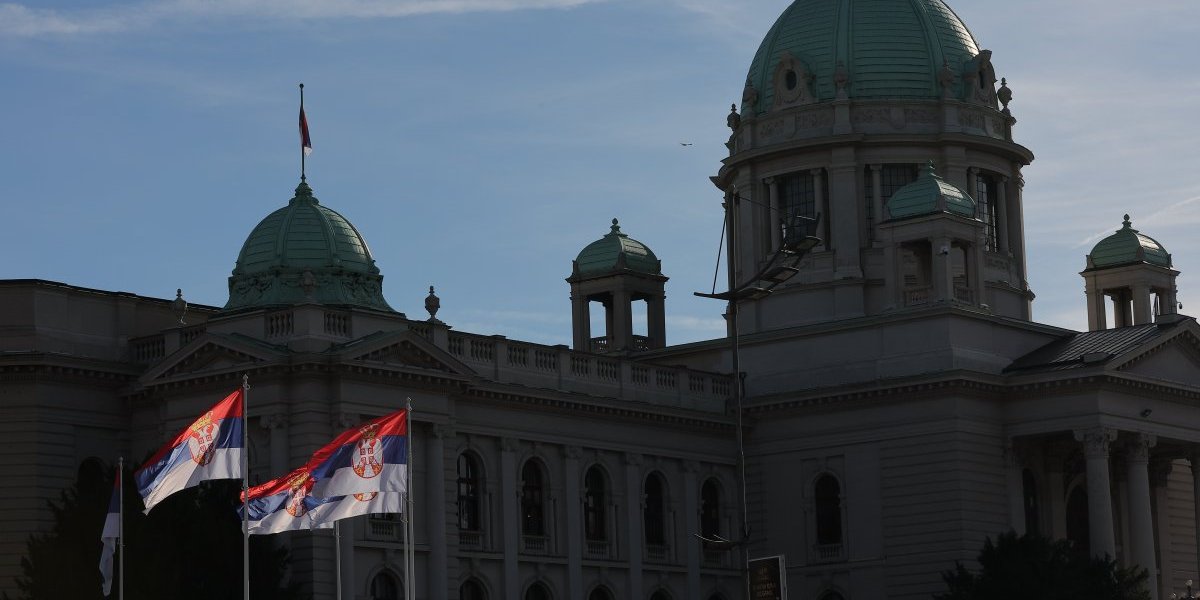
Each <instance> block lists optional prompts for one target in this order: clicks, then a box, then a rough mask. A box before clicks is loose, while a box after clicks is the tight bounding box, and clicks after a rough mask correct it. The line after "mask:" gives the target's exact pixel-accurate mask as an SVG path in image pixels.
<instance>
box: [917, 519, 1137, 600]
mask: <svg viewBox="0 0 1200 600" xmlns="http://www.w3.org/2000/svg"><path fill="white" fill-rule="evenodd" d="M978 560H979V566H980V570H979V572H977V573H976V572H973V571H970V570H968V569H967V568H966V567H964V566H963V565H962V563H957V564H956V565H955V568H954V569H953V570H950V571H946V572H944V573H943V574H942V579H943V580H945V582H946V586H947V588H948V590H949V591H948V592H947V593H945V594H940V595H938V596H936V598H937V599H938V600H1012V599H1013V598H1020V599H1021V600H1084V599H1087V600H1149V598H1150V593H1149V592H1148V591H1146V582H1147V580H1148V578H1149V574H1148V572H1147V571H1146V569H1138V568H1135V567H1127V568H1122V567H1120V566H1118V565H1117V562H1116V561H1115V560H1112V559H1108V558H1104V559H1100V558H1092V557H1090V556H1088V554H1087V552H1086V551H1085V550H1083V549H1081V548H1078V547H1076V546H1075V545H1074V544H1072V543H1071V542H1069V541H1066V540H1052V539H1050V538H1047V537H1044V536H1039V535H1031V534H1025V535H1022V536H1019V537H1018V536H1017V534H1016V533H1014V532H1008V533H1005V534H1001V535H1000V536H998V537H997V538H996V542H995V543H992V540H991V538H988V539H987V540H985V541H984V543H983V550H982V551H981V552H980V553H979V559H978Z"/></svg>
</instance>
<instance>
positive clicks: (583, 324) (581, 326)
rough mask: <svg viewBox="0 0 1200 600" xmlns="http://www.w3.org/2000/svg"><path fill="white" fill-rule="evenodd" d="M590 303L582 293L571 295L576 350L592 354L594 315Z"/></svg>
mask: <svg viewBox="0 0 1200 600" xmlns="http://www.w3.org/2000/svg"><path fill="white" fill-rule="evenodd" d="M589 304H590V302H588V299H587V297H586V296H584V295H583V294H582V293H579V292H576V293H575V294H572V295H571V321H572V323H571V324H572V327H571V329H572V333H574V335H573V336H572V337H573V338H574V343H575V349H576V350H582V351H584V352H591V351H592V348H591V343H592V314H591V306H589Z"/></svg>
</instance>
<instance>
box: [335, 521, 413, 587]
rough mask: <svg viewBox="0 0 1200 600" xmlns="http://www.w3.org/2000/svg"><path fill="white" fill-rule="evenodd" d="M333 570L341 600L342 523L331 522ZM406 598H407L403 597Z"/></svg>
mask: <svg viewBox="0 0 1200 600" xmlns="http://www.w3.org/2000/svg"><path fill="white" fill-rule="evenodd" d="M333 570H334V571H336V572H337V577H336V581H337V596H336V597H337V600H342V522H341V521H334V522H333ZM405 597H406V598H407V596H405Z"/></svg>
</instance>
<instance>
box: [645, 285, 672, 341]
mask: <svg viewBox="0 0 1200 600" xmlns="http://www.w3.org/2000/svg"><path fill="white" fill-rule="evenodd" d="M646 334H647V335H648V336H649V337H650V347H651V348H665V347H666V346H667V318H666V300H665V298H663V297H662V296H654V297H651V298H646Z"/></svg>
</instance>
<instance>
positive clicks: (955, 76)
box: [742, 0, 990, 114]
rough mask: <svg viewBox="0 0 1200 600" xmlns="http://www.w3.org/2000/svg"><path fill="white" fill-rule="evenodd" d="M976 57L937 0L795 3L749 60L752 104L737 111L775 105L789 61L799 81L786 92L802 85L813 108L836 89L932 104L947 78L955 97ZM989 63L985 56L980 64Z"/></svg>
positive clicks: (963, 30) (970, 40)
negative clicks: (779, 80) (806, 87)
mask: <svg viewBox="0 0 1200 600" xmlns="http://www.w3.org/2000/svg"><path fill="white" fill-rule="evenodd" d="M979 54H980V49H979V44H978V43H976V41H975V38H974V36H972V35H971V32H970V31H969V30H968V29H967V26H966V25H964V24H963V22H962V21H961V20H960V19H959V18H958V15H956V14H954V11H952V10H951V9H950V7H948V6H946V4H945V3H944V2H942V1H941V0H796V1H795V2H793V3H792V5H791V6H789V7H788V8H787V9H786V10H784V11H783V14H782V15H780V16H779V20H777V21H776V22H775V25H774V26H773V27H771V30H770V31H768V32H767V35H766V37H765V38H763V41H762V44H761V45H760V46H759V48H758V52H757V53H756V54H755V55H754V61H753V62H752V63H751V65H750V73H749V75H748V76H747V80H748V81H747V84H748V86H752V87H753V89H754V91H753V92H750V91H749V88H748V94H749V95H751V96H752V97H756V100H757V102H756V103H754V106H753V107H751V106H750V104H751V102H750V101H747V102H744V103H743V107H742V112H743V114H751V113H754V112H757V113H764V112H766V111H768V110H770V109H771V107H772V106H773V105H775V104H776V103H777V99H776V98H775V97H774V96H775V94H776V92H775V90H776V88H777V86H776V84H775V79H776V78H778V77H781V69H780V64H781V62H784V63H786V64H792V63H788V62H787V61H795V63H794V64H796V65H797V66H798V68H797V69H796V70H795V72H796V73H798V75H792V74H788V75H787V77H789V78H791V81H789V82H788V86H789V87H790V86H791V85H792V84H794V83H796V82H795V78H796V77H800V78H801V79H803V80H806V81H807V82H808V84H809V87H810V88H811V91H810V92H809V93H811V94H812V96H813V98H812V99H811V100H812V101H817V102H819V101H825V100H833V99H834V98H835V97H837V95H838V90H837V88H838V86H839V82H841V83H842V85H844V86H845V93H846V95H847V96H848V97H850V98H857V99H880V98H886V99H937V98H941V97H942V96H943V90H942V81H943V80H946V81H947V82H950V81H951V79H952V80H953V82H952V83H951V85H952V88H953V90H952V91H953V95H954V96H955V97H961V95H962V92H963V89H962V87H961V86H962V85H963V82H964V81H965V80H968V79H970V71H971V70H972V69H974V70H975V71H978V68H979V65H971V64H969V63H972V61H973V60H975V59H976V56H977V55H979ZM989 56H990V55H988V54H987V53H986V51H985V52H984V57H983V60H984V61H985V62H986V61H987V60H988V57H989ZM788 70H789V71H791V69H788ZM943 71H948V73H944V72H943ZM964 75H966V77H964ZM800 83H801V84H803V83H804V81H801V82H800ZM806 92H808V91H807V90H806ZM751 108H753V109H754V110H749V109H751Z"/></svg>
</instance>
